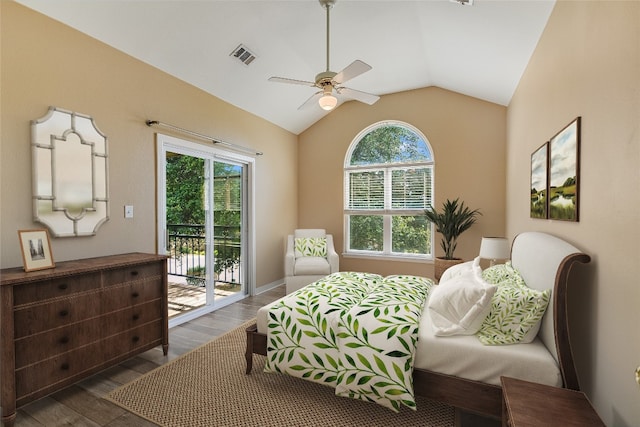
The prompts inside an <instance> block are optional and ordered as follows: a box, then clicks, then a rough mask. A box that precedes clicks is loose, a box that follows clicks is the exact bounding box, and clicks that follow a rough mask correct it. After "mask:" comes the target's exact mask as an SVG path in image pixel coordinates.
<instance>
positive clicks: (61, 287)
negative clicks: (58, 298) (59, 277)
mask: <svg viewBox="0 0 640 427" xmlns="http://www.w3.org/2000/svg"><path fill="white" fill-rule="evenodd" d="M68 287H69V285H67V284H66V283H60V284H59V285H58V289H60V290H61V291H64V290H65V289H67V288H68Z"/></svg>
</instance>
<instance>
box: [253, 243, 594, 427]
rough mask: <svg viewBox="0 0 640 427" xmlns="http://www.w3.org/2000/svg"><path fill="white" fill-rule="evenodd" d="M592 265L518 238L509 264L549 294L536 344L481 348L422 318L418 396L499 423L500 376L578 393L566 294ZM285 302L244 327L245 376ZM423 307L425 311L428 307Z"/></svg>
mask: <svg viewBox="0 0 640 427" xmlns="http://www.w3.org/2000/svg"><path fill="white" fill-rule="evenodd" d="M588 262H590V257H589V256H588V255H586V254H584V253H582V252H581V251H580V250H578V249H577V248H575V247H574V246H572V245H571V244H569V243H567V242H566V241H564V240H562V239H559V238H557V237H554V236H552V235H549V234H546V233H540V232H525V233H521V234H519V235H517V236H516V238H515V239H514V241H513V244H512V248H511V260H510V264H511V266H512V267H513V268H514V269H516V270H517V271H518V273H519V275H521V276H522V279H524V281H525V282H526V285H527V286H528V287H529V288H531V289H534V290H539V291H546V292H550V297H549V298H548V307H546V310H545V311H544V315H543V316H542V320H541V321H540V322H539V330H537V333H536V334H535V337H532V339H533V341H531V342H530V343H516V344H511V345H483V344H481V343H480V342H479V340H478V338H477V337H476V336H474V335H456V336H446V337H443V336H436V335H435V333H434V328H433V327H432V325H427V324H426V323H427V322H430V321H431V316H429V315H426V314H423V315H422V317H421V319H420V325H419V328H417V333H418V339H417V343H418V344H417V348H416V350H415V354H414V355H413V360H412V362H413V365H414V366H413V369H412V376H413V378H412V379H413V381H412V387H413V392H414V393H415V395H416V396H423V397H427V398H430V399H433V400H437V401H441V402H443V403H446V404H449V405H452V406H454V407H456V408H460V409H462V410H465V411H470V412H474V413H478V414H481V415H484V416H488V417H492V418H500V417H501V411H502V391H501V387H500V377H501V376H511V377H515V378H520V379H524V380H529V381H534V382H540V383H544V384H549V385H554V386H560V387H565V388H569V389H573V390H579V383H578V378H577V374H576V370H575V366H574V362H573V355H572V351H571V345H570V340H569V329H568V319H567V296H568V289H567V288H568V285H569V283H570V282H569V275H570V272H571V269H572V268H573V266H574V265H576V263H588ZM441 283H442V282H441ZM312 285H313V284H312ZM312 285H310V286H312ZM438 286H440V285H438ZM547 290H548V291H547ZM283 298H287V296H285V297H283ZM281 300H282V299H281ZM281 300H278V301H275V302H274V303H272V304H269V305H268V306H265V307H263V308H261V309H260V310H259V311H258V315H257V322H256V324H254V325H252V326H250V327H249V328H247V347H246V354H245V357H246V362H247V369H246V373H247V374H249V373H250V372H251V370H252V363H253V354H260V355H265V356H266V355H267V353H268V351H267V347H268V345H267V326H266V325H267V323H268V316H269V310H270V309H271V307H272V306H274V305H277V304H279V303H280V302H281ZM424 307H425V309H424V310H426V307H427V304H425V305H424ZM470 354H473V356H472V357H470V356H469V355H470Z"/></svg>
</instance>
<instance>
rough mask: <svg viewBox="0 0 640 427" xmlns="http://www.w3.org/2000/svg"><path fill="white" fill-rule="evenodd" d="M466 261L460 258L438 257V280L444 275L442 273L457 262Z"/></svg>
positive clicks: (436, 264) (436, 270)
mask: <svg viewBox="0 0 640 427" xmlns="http://www.w3.org/2000/svg"><path fill="white" fill-rule="evenodd" d="M463 262H464V261H463V260H462V259H460V258H454V259H444V258H436V259H435V262H434V266H435V278H436V281H437V282H439V281H440V278H441V277H442V273H444V272H445V270H446V269H447V268H449V267H452V266H454V265H456V264H462V263H463Z"/></svg>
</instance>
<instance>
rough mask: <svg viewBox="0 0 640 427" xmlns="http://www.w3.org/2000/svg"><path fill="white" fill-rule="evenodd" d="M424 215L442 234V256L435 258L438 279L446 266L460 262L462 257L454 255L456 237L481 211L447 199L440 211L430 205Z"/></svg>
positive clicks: (456, 242)
mask: <svg viewBox="0 0 640 427" xmlns="http://www.w3.org/2000/svg"><path fill="white" fill-rule="evenodd" d="M425 215H426V217H427V219H428V220H429V221H431V222H432V223H433V224H434V225H435V226H436V231H437V232H438V233H440V234H442V240H441V241H440V246H441V247H442V249H443V250H444V257H436V258H435V278H436V280H440V277H442V273H444V271H445V270H446V269H447V268H449V267H451V266H452V265H455V264H459V263H461V262H462V259H460V258H456V257H455V256H454V252H455V250H456V246H457V245H458V237H460V235H461V234H462V233H463V232H465V231H466V230H468V229H469V228H470V227H471V226H472V225H473V224H475V222H476V219H477V217H478V215H482V213H481V212H480V210H479V209H473V210H471V209H469V208H468V207H467V206H465V205H464V202H460V201H459V199H455V200H449V199H447V200H446V201H445V202H444V203H443V205H442V210H441V211H439V212H438V211H436V210H435V209H434V208H433V206H430V207H429V208H428V209H426V210H425Z"/></svg>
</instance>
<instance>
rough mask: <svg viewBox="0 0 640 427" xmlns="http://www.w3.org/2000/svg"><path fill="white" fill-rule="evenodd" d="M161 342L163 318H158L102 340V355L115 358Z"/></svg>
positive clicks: (105, 357)
mask: <svg viewBox="0 0 640 427" xmlns="http://www.w3.org/2000/svg"><path fill="white" fill-rule="evenodd" d="M161 343H162V320H161V319H158V320H155V321H152V322H150V323H146V324H144V325H141V326H138V327H136V328H133V329H129V330H128V331H125V332H122V333H120V334H117V335H113V336H111V337H109V338H107V339H105V340H104V341H103V342H102V345H103V348H102V355H103V357H104V359H105V360H109V359H114V358H117V357H119V356H121V355H122V354H126V353H129V352H135V350H136V349H137V348H140V347H144V346H148V345H150V344H154V345H158V344H161Z"/></svg>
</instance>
